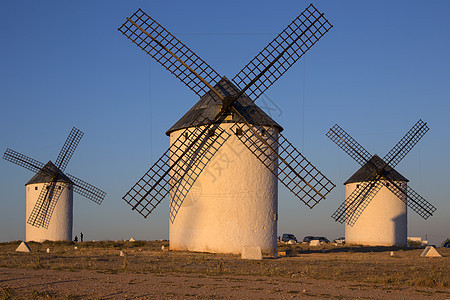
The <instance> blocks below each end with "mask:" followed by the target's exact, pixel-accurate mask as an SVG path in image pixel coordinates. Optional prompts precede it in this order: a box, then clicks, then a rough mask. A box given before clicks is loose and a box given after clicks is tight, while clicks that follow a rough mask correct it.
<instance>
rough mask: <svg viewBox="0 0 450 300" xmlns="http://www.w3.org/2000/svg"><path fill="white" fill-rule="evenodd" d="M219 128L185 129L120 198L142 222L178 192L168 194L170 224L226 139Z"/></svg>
mask: <svg viewBox="0 0 450 300" xmlns="http://www.w3.org/2000/svg"><path fill="white" fill-rule="evenodd" d="M194 122H196V121H194ZM219 125H220V122H219V123H217V124H213V123H209V124H208V125H206V126H204V127H202V128H200V127H195V128H187V129H185V130H184V131H183V132H182V134H180V136H179V137H178V138H177V139H176V140H175V142H173V143H172V145H171V146H170V148H169V149H168V150H167V151H166V152H164V154H163V155H162V156H161V157H160V158H159V159H158V161H157V162H156V163H155V164H154V165H153V166H152V167H151V168H150V169H149V170H148V171H147V173H145V174H144V176H142V178H141V179H140V180H139V181H138V182H137V183H136V184H135V185H134V186H133V187H132V188H131V189H130V190H129V191H128V192H127V193H126V194H125V196H124V197H122V198H123V199H124V200H125V201H126V202H127V203H128V204H129V205H131V206H132V208H133V210H134V209H135V210H136V211H137V212H139V213H140V214H141V215H142V216H144V217H145V218H146V217H147V216H148V215H149V214H150V213H151V212H152V211H153V210H154V209H155V208H156V206H158V204H159V203H161V201H162V200H163V199H164V197H166V196H167V194H168V193H169V192H170V191H171V189H173V191H174V192H175V191H177V192H178V194H177V195H174V194H175V193H172V195H174V198H172V200H171V202H170V206H171V209H170V220H171V222H173V220H174V218H175V216H176V214H177V212H178V210H179V208H180V206H181V204H182V202H183V201H184V198H185V197H186V195H187V193H188V192H189V190H190V188H191V186H192V185H193V184H194V183H195V181H196V180H197V178H198V176H199V175H200V173H201V171H202V170H203V169H204V167H205V166H206V164H207V163H208V162H209V160H210V159H211V158H212V157H213V156H214V154H215V153H216V152H217V151H218V150H219V148H220V147H221V146H222V145H223V143H224V142H225V141H226V140H227V139H228V137H229V134H228V133H226V132H225V131H223V130H222V129H221V128H220V127H219ZM213 132H214V134H212V133H213ZM186 137H188V138H186Z"/></svg>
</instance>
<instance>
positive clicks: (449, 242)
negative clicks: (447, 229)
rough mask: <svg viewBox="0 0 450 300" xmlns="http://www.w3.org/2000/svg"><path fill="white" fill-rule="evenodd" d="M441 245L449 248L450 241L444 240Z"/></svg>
mask: <svg viewBox="0 0 450 300" xmlns="http://www.w3.org/2000/svg"><path fill="white" fill-rule="evenodd" d="M442 247H444V248H450V241H446V242H445V243H444V245H443V246H442Z"/></svg>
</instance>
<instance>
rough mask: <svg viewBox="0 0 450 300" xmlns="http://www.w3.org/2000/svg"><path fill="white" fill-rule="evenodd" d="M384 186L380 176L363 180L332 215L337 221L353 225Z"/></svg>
mask: <svg viewBox="0 0 450 300" xmlns="http://www.w3.org/2000/svg"><path fill="white" fill-rule="evenodd" d="M382 187H383V184H382V183H381V182H380V181H379V177H377V178H376V179H374V180H372V181H370V182H361V184H360V186H359V187H358V188H356V189H355V190H354V191H353V192H352V193H351V194H350V196H348V197H347V199H345V201H344V202H343V203H342V204H341V205H340V206H339V208H338V209H337V210H336V211H335V212H334V213H333V215H332V216H331V217H332V218H333V219H334V220H335V221H337V222H340V223H344V222H346V223H347V225H350V226H353V225H354V224H355V223H356V221H357V220H358V218H359V216H361V214H362V212H363V211H364V210H365V209H366V207H367V206H368V205H369V203H370V202H371V201H372V200H373V198H374V197H375V195H376V194H377V193H378V191H379V190H380V189H381V188H382Z"/></svg>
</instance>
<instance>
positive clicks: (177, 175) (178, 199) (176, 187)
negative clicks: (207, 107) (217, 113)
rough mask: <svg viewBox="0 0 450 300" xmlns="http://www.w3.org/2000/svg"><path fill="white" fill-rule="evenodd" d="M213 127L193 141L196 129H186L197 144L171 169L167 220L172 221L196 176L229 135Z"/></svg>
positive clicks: (217, 127) (195, 136) (218, 127)
mask: <svg viewBox="0 0 450 300" xmlns="http://www.w3.org/2000/svg"><path fill="white" fill-rule="evenodd" d="M213 127H214V128H213V129H210V130H209V131H208V137H207V138H204V139H198V142H194V141H195V140H196V138H197V135H198V134H199V133H198V131H197V130H194V129H192V128H188V129H187V130H188V131H189V137H188V138H189V139H190V140H191V143H197V144H196V145H195V146H194V147H192V148H191V149H190V150H188V151H187V153H186V155H185V156H186V157H185V158H183V162H184V161H185V163H182V164H180V163H178V164H176V165H175V166H174V168H173V171H172V175H173V176H171V179H170V186H171V188H170V215H169V220H170V222H172V223H173V221H174V220H175V217H176V215H177V214H178V210H179V209H180V207H181V205H182V204H183V201H184V199H185V198H186V196H187V194H188V193H189V191H190V190H191V187H192V186H193V185H194V183H195V182H196V180H197V178H198V176H200V174H201V172H202V171H203V170H204V169H205V167H206V165H207V164H208V163H209V161H210V160H211V159H212V158H213V156H214V155H215V154H216V152H217V151H218V150H219V149H220V148H221V147H222V145H223V144H224V143H225V142H226V141H227V140H228V138H229V137H230V134H229V133H227V132H226V131H224V130H223V129H222V128H220V126H213ZM180 150H181V149H180ZM172 160H173V156H172Z"/></svg>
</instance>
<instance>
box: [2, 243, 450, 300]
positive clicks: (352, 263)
mask: <svg viewBox="0 0 450 300" xmlns="http://www.w3.org/2000/svg"><path fill="white" fill-rule="evenodd" d="M19 243H20V242H19V241H18V242H10V243H0V267H6V268H24V269H40V268H43V269H54V270H72V271H76V270H80V269H88V270H95V271H96V272H101V273H109V274H116V273H122V272H127V273H154V274H164V273H168V272H170V273H183V274H189V273H195V274H200V275H202V274H203V275H205V276H210V275H213V276H222V277H224V278H226V277H227V275H230V276H231V275H249V276H267V277H284V278H295V279H298V278H313V279H327V280H337V281H347V282H355V283H357V284H387V285H390V286H394V287H395V286H416V287H430V288H435V289H440V288H443V289H447V288H448V287H449V274H450V259H449V257H448V255H449V254H450V249H444V248H439V249H438V251H439V252H441V254H443V255H444V257H442V258H432V259H430V258H421V257H420V253H421V252H422V249H408V250H402V249H397V248H383V247H374V248H368V247H352V248H350V247H343V246H339V247H335V246H332V245H326V246H324V247H319V248H317V249H313V248H311V249H308V247H307V246H303V245H285V244H280V245H279V251H286V252H287V253H288V255H289V256H288V257H283V258H279V259H264V260H262V261H249V260H241V259H240V258H239V257H238V256H236V255H225V254H210V253H194V252H175V251H170V252H167V251H162V250H161V246H163V245H164V246H165V247H166V248H167V246H168V242H167V241H151V242H146V241H136V242H112V241H101V242H95V243H94V242H84V243H77V244H76V246H77V247H78V249H77V250H75V249H74V246H75V244H73V243H70V242H64V243H52V242H44V243H29V246H30V248H31V249H32V250H33V253H32V254H29V253H18V252H15V251H14V250H15V248H16V247H17V246H18V244H19ZM47 248H50V250H51V251H50V253H46V252H45V250H46V249H47ZM120 250H123V251H124V252H125V253H126V255H125V256H123V257H121V256H119V252H120ZM390 251H395V252H394V253H395V255H394V257H391V256H390V255H389V253H390ZM130 284H132V283H130ZM2 292H3V294H2V299H10V298H8V297H11V295H10V294H11V293H12V291H9V290H7V288H3V291H2ZM295 293H296V291H292V294H295ZM35 296H36V295H35ZM33 297H34V296H33ZM36 297H37V296H36ZM39 297H41V296H39Z"/></svg>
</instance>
